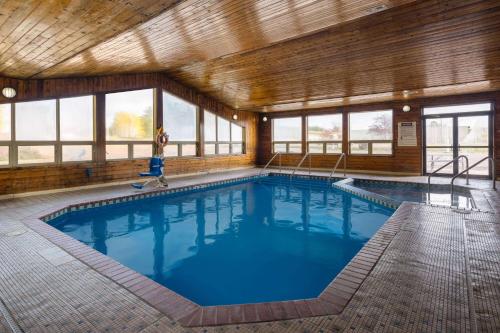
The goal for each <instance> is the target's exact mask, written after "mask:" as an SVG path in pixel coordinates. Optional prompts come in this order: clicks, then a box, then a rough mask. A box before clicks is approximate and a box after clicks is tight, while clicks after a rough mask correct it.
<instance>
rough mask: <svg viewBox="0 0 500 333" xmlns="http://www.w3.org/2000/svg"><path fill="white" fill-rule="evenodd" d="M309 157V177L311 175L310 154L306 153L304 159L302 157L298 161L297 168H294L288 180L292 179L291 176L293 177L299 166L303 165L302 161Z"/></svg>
mask: <svg viewBox="0 0 500 333" xmlns="http://www.w3.org/2000/svg"><path fill="white" fill-rule="evenodd" d="M308 156H309V176H310V175H311V153H310V152H307V153H306V154H305V155H304V157H302V159H301V160H300V162H299V164H297V166H296V167H295V169H293V172H292V174H291V175H290V178H292V176H293V175H295V172H296V171H297V169H298V168H300V166H301V165H302V163H304V161H305V160H306V158H307V157H308Z"/></svg>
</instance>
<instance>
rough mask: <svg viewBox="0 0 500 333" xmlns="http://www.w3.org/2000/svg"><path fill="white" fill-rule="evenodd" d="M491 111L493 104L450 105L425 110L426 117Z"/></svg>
mask: <svg viewBox="0 0 500 333" xmlns="http://www.w3.org/2000/svg"><path fill="white" fill-rule="evenodd" d="M479 111H491V103H478V104H468V105H449V106H437V107H430V108H424V115H429V114H446V113H462V112H479Z"/></svg>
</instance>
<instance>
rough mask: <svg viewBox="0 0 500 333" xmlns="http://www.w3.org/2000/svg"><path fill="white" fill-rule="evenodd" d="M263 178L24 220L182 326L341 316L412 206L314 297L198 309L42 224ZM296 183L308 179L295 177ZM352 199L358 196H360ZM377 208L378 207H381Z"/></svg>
mask: <svg viewBox="0 0 500 333" xmlns="http://www.w3.org/2000/svg"><path fill="white" fill-rule="evenodd" d="M267 175H268V174H264V175H254V176H247V177H236V178H228V179H226V180H222V181H214V182H207V183H203V184H197V185H187V186H180V187H177V188H170V189H161V190H155V191H150V192H146V193H142V194H141V193H138V194H132V195H127V196H120V197H116V198H112V199H103V200H96V201H90V202H83V203H79V204H74V205H71V204H70V205H62V206H64V207H53V208H50V209H48V210H45V211H43V212H39V213H37V214H34V215H33V216H31V218H29V219H28V220H26V221H25V224H27V226H28V227H30V228H31V229H33V230H34V231H36V232H37V233H39V234H41V235H42V236H44V237H45V238H46V239H48V240H49V241H51V242H52V243H54V244H55V245H57V246H59V247H61V248H62V249H63V250H65V251H66V252H68V253H69V254H71V255H72V256H73V257H75V258H76V259H78V260H80V261H81V262H83V263H84V264H86V265H87V266H89V267H90V268H92V269H93V270H95V271H97V272H99V273H100V274H102V275H103V276H105V277H107V278H109V279H110V280H112V281H113V282H115V283H117V284H118V285H120V286H121V287H122V288H125V289H126V290H128V291H129V292H131V293H132V294H134V295H135V296H137V297H138V298H140V299H142V300H144V301H145V302H146V303H148V304H149V305H151V306H152V307H153V308H155V309H156V310H158V311H160V312H161V313H163V314H165V315H167V316H168V317H170V318H172V319H174V320H176V321H178V322H179V323H180V324H181V325H182V326H184V327H198V326H215V325H230V324H243V323H252V322H267V321H275V320H288V319H298V318H306V317H314V316H325V315H335V314H340V313H341V312H342V311H343V310H344V308H345V307H346V306H347V304H348V303H349V301H350V300H351V298H352V297H353V296H354V295H355V293H356V292H357V290H358V289H359V287H360V286H361V284H362V283H363V282H364V280H365V278H366V277H367V276H368V275H369V274H370V272H371V271H372V269H373V268H374V267H375V266H376V264H377V262H378V260H379V259H380V257H381V256H382V254H383V253H384V252H385V250H386V248H387V246H388V245H389V244H390V242H391V241H392V239H393V238H394V236H395V235H396V234H397V232H398V231H399V228H400V226H401V224H402V222H403V221H404V220H405V219H406V217H407V214H408V213H409V212H410V211H411V207H412V206H413V205H416V204H413V203H403V204H401V205H399V208H397V209H396V211H395V212H394V213H393V215H392V216H390V217H389V218H388V219H387V221H386V222H385V223H384V224H383V225H382V226H381V227H380V229H379V230H378V231H377V232H376V233H375V234H374V235H373V236H372V237H371V238H370V240H369V241H368V242H367V243H366V244H365V245H364V246H363V247H362V248H361V250H360V251H359V252H358V253H357V254H356V255H355V256H354V257H353V258H352V259H351V261H350V262H349V263H348V264H347V265H346V266H345V267H344V268H343V269H342V271H341V272H340V273H339V274H337V276H335V278H334V279H333V280H332V281H331V282H330V283H329V285H328V286H327V287H326V288H325V289H324V290H323V291H322V292H321V294H320V295H319V296H318V297H316V298H310V299H302V300H291V301H279V302H265V303H252V304H239V305H223V306H200V305H198V304H196V303H194V302H192V301H190V300H188V299H187V298H185V297H183V296H181V295H179V294H177V293H176V292H174V291H172V290H170V289H168V288H167V287H165V286H163V285H161V284H159V283H157V282H155V281H153V280H151V279H150V278H148V277H147V276H145V275H142V274H140V273H138V272H136V271H134V270H132V269H130V268H128V267H126V266H124V265H122V264H120V263H119V262H117V261H116V260H114V259H112V258H111V257H108V256H106V255H104V254H102V253H100V252H98V251H97V250H94V249H93V248H91V247H89V246H87V245H86V244H84V243H82V242H80V241H78V240H76V239H74V238H72V237H71V236H68V235H66V234H64V233H63V232H61V231H59V230H57V229H56V228H54V227H52V226H51V225H49V224H48V223H46V222H47V221H49V220H51V219H53V218H56V217H58V216H60V215H61V214H65V213H68V212H71V211H74V210H72V209H71V208H73V207H74V209H75V210H77V207H82V208H81V209H88V208H94V207H101V205H98V206H96V205H95V204H96V203H103V202H105V204H104V206H105V205H107V204H116V203H122V202H128V201H132V200H139V199H142V198H149V197H156V196H161V195H165V194H168V193H177V192H180V191H188V190H191V189H203V188H206V187H210V186H217V185H222V184H227V183H237V182H240V181H245V180H247V179H248V180H249V179H254V178H259V177H262V176H267ZM298 178H309V177H308V176H299V177H298ZM312 178H318V179H323V178H326V177H322V176H313V177H312ZM347 180H348V179H344V180H341V181H340V182H343V181H347ZM341 190H344V189H341ZM148 194H149V196H148ZM351 194H355V195H358V196H359V194H358V193H351ZM133 198H135V199H133ZM364 199H367V200H370V201H374V198H369V197H368V198H364ZM376 203H378V204H381V203H379V202H376ZM89 205H90V206H89ZM40 214H42V215H40Z"/></svg>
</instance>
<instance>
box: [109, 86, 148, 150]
mask: <svg viewBox="0 0 500 333" xmlns="http://www.w3.org/2000/svg"><path fill="white" fill-rule="evenodd" d="M153 98H154V96H153V89H144V90H134V91H125V92H119V93H111V94H106V140H107V141H152V140H153Z"/></svg>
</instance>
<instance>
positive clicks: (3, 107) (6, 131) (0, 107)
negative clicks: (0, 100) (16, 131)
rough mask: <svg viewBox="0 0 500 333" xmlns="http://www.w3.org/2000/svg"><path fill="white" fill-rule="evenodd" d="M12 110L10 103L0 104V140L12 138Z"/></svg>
mask: <svg viewBox="0 0 500 333" xmlns="http://www.w3.org/2000/svg"><path fill="white" fill-rule="evenodd" d="M10 111H11V105H10V104H0V141H9V140H10V128H11V123H10V120H11V119H10V115H11V112H10ZM0 164H1V162H0Z"/></svg>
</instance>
